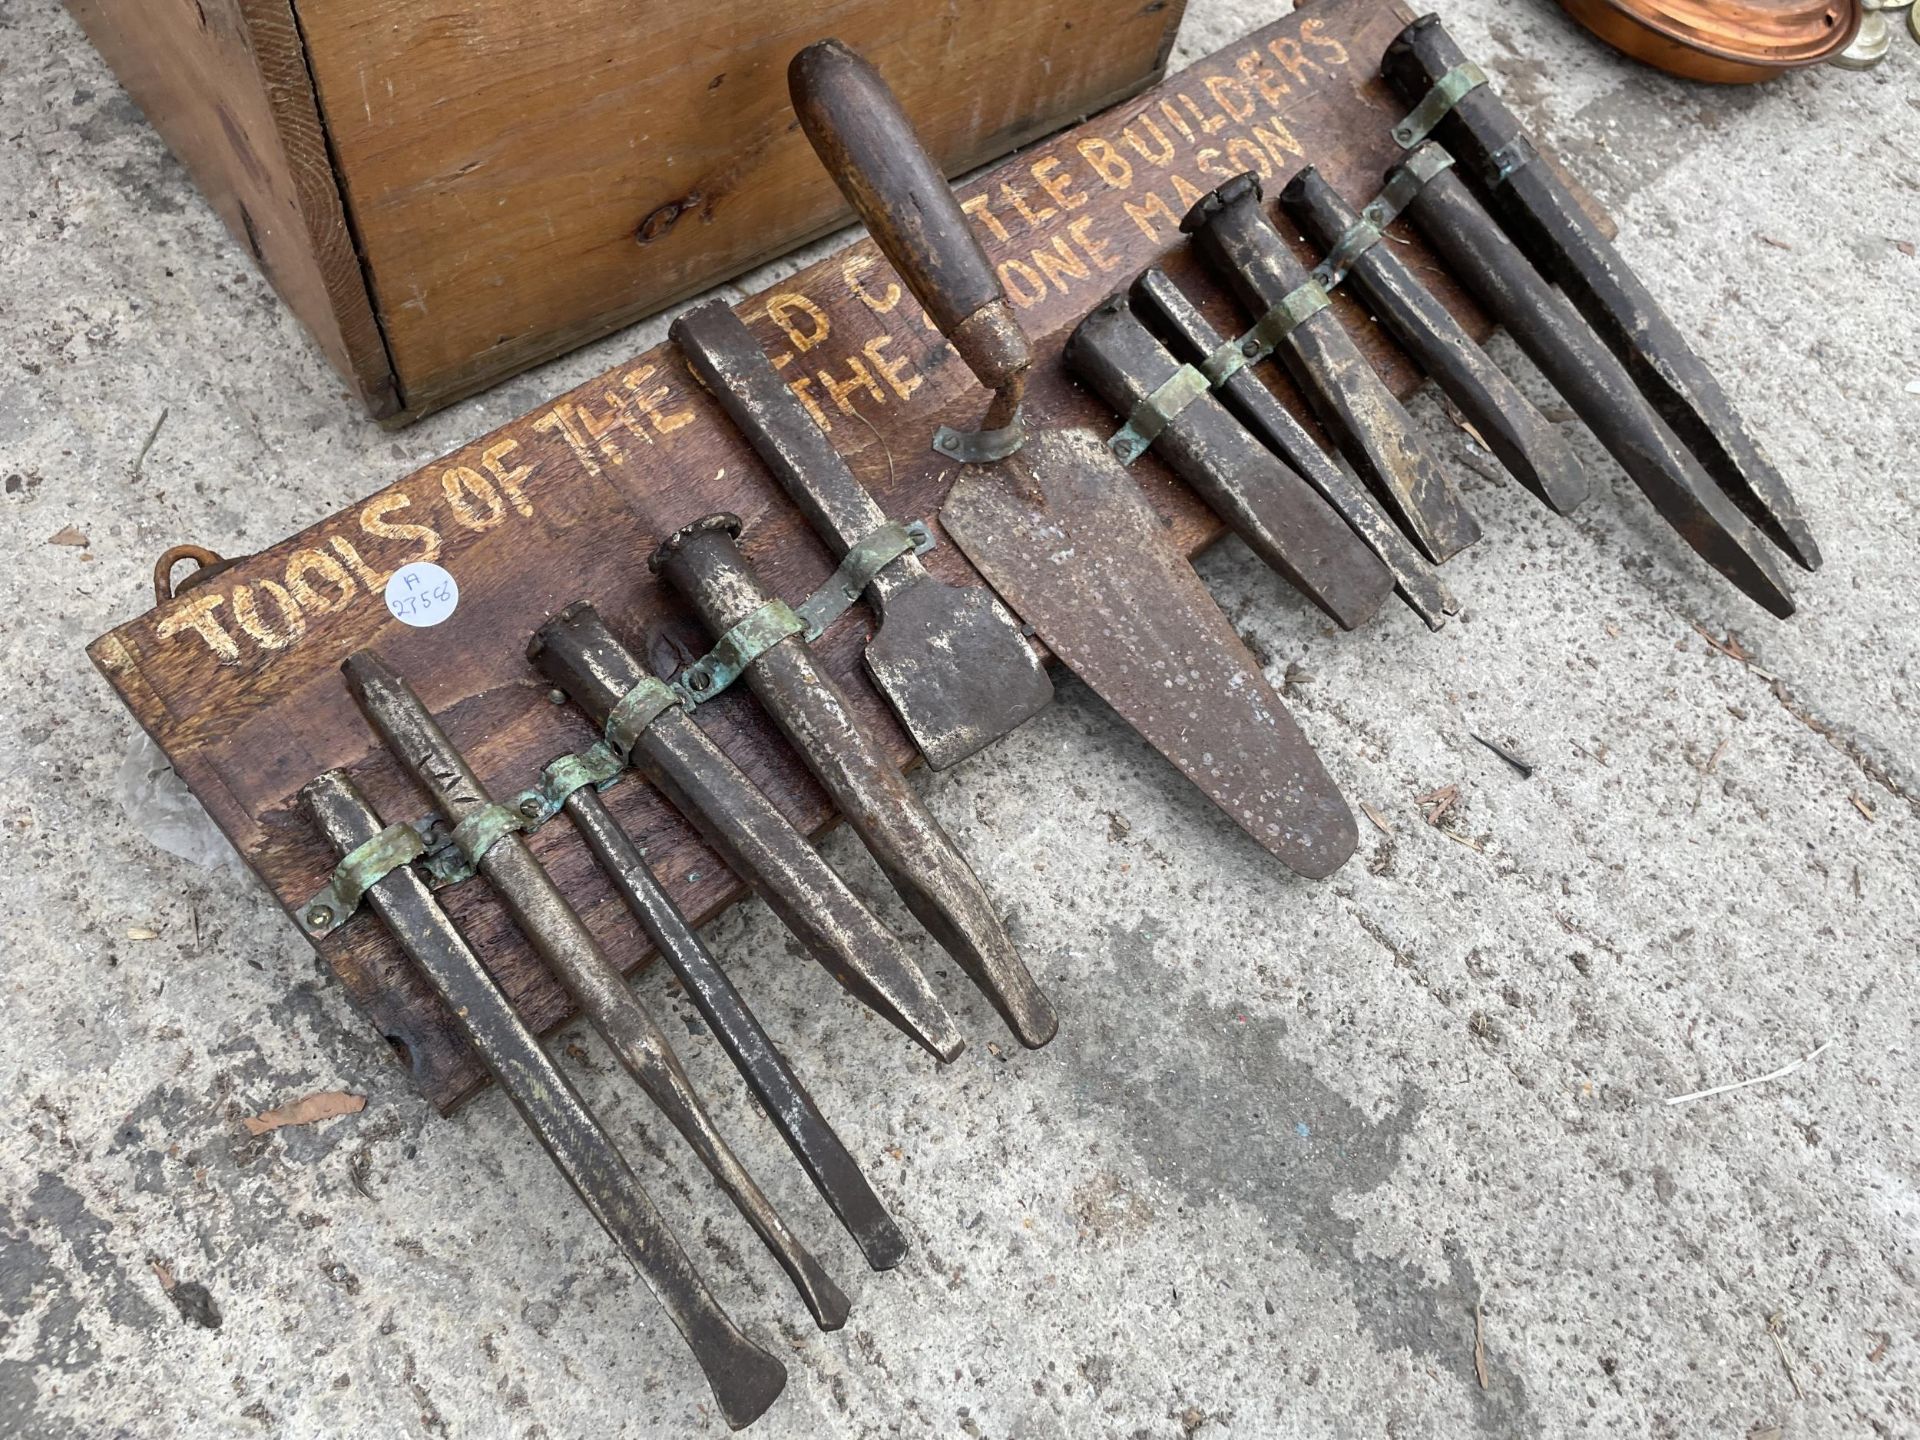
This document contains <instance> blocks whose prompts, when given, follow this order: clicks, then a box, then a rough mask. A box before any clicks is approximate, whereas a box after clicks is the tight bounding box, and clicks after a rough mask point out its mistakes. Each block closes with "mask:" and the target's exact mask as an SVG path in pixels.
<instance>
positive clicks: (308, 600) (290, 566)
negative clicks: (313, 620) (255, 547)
mask: <svg viewBox="0 0 1920 1440" xmlns="http://www.w3.org/2000/svg"><path fill="white" fill-rule="evenodd" d="M316 581H318V582H319V583H318V584H316V583H315V582H316ZM287 589H288V591H289V592H290V593H291V594H292V595H293V601H294V604H296V605H298V606H299V607H300V608H301V609H302V610H305V611H307V612H309V613H311V614H314V615H331V614H332V613H333V612H334V611H335V610H339V609H343V608H344V607H345V606H346V604H347V602H348V601H350V600H352V599H353V597H354V596H355V595H356V594H357V593H358V590H357V589H356V587H355V586H354V583H353V577H352V576H350V575H348V574H347V572H346V570H345V569H343V568H342V567H341V564H340V562H339V561H338V560H336V559H334V558H333V556H331V555H329V554H327V552H326V551H324V550H296V551H294V552H293V557H292V558H291V559H290V560H288V561H287Z"/></svg>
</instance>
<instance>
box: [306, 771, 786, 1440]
mask: <svg viewBox="0 0 1920 1440" xmlns="http://www.w3.org/2000/svg"><path fill="white" fill-rule="evenodd" d="M300 796H301V799H302V800H304V801H305V802H306V806H307V809H308V811H309V812H310V813H311V814H312V815H313V818H314V820H315V822H316V823H318V825H319V826H320V829H321V830H322V831H323V832H324V833H325V834H326V837H327V840H328V841H329V842H330V843H331V844H332V846H333V848H334V850H335V852H336V853H338V854H339V855H341V856H342V857H346V856H349V855H352V854H354V853H356V852H361V853H364V852H362V847H363V846H367V845H370V844H373V843H374V842H375V841H377V840H378V838H379V836H380V835H381V833H382V831H383V827H382V826H381V824H380V817H379V816H378V815H377V814H375V813H374V810H373V807H372V806H371V805H369V804H368V803H367V801H366V799H365V797H363V796H362V795H361V794H360V791H359V790H358V788H357V787H355V785H354V783H353V782H352V781H351V780H349V779H348V778H347V777H346V775H345V774H344V773H342V772H341V771H338V770H329V771H328V772H327V773H326V774H324V775H321V776H320V777H319V778H317V779H315V780H313V781H310V782H309V783H308V784H307V786H306V788H305V789H303V790H302V791H301V792H300ZM366 899H367V903H368V904H369V905H370V906H372V908H373V912H374V913H375V914H376V915H378V916H379V917H380V919H381V920H382V921H383V922H384V923H385V925H386V927H387V931H388V933H389V934H391V935H392V936H393V939H394V943H395V944H397V945H398V946H399V947H400V949H401V950H402V951H403V952H405V954H406V956H407V958H408V959H409V960H410V961H412V962H413V964H414V965H415V966H416V967H417V968H418V969H419V971H420V973H421V974H422V975H424V976H425V977H426V980H427V983H428V984H429V985H431V986H432V987H433V990H434V993H435V994H437V995H438V996H439V997H440V998H441V999H442V1000H443V1001H445V1002H446V1006H447V1009H448V1010H449V1011H451V1012H452V1014H453V1021H454V1024H455V1025H456V1026H457V1027H458V1028H459V1030H460V1033H461V1034H462V1035H464V1036H465V1037H466V1039H467V1043H468V1044H470V1045H472V1046H473V1048H474V1051H475V1053H476V1054H478V1055H479V1057H480V1062H481V1064H483V1065H485V1066H486V1068H487V1073H488V1074H490V1075H492V1076H493V1078H494V1081H495V1083H496V1084H498V1085H499V1086H500V1088H501V1089H502V1090H503V1091H505V1092H506V1096H507V1099H508V1100H509V1101H510V1102H511V1103H512V1105H513V1108H514V1109H516V1110H518V1111H519V1112H520V1118H521V1119H522V1120H524V1121H526V1122H527V1128H528V1129H530V1130H531V1131H533V1133H534V1135H535V1137H536V1138H537V1139H538V1140H539V1141H540V1144H541V1145H542V1146H543V1147H544V1148H545V1150H546V1152H547V1154H548V1155H549V1156H551V1157H552V1159H553V1163H554V1164H555V1166H557V1167H558V1168H559V1170H560V1173H561V1174H562V1175H564V1176H566V1177H567V1181H568V1183H569V1184H571V1185H572V1186H573V1188H574V1192H575V1193H576V1194H578V1195H579V1197H580V1199H581V1200H582V1202H584V1203H585V1205H586V1207H587V1209H588V1210H590V1211H591V1212H592V1213H593V1217H594V1218H595V1219H596V1220H598V1221H599V1222H600V1224H601V1227H602V1228H603V1229H605V1230H606V1232H607V1235H608V1236H609V1237H610V1238H611V1239H612V1240H613V1243H614V1244H615V1245H617V1246H619V1247H620V1253H621V1254H623V1255H625V1256H626V1258H627V1262H628V1263H629V1264H631V1265H632V1266H633V1268H634V1269H636V1270H638V1271H639V1272H640V1276H641V1278H642V1279H643V1280H645V1281H646V1282H647V1286H648V1288H649V1289H651V1290H652V1291H653V1293H654V1295H655V1296H656V1297H657V1298H658V1299H659V1301H660V1304H661V1305H662V1306H663V1307H664V1308H665V1310H666V1312H667V1314H668V1316H669V1317H670V1318H671V1319H672V1320H673V1323H674V1324H675V1325H676V1326H678V1327H679V1330H680V1333H681V1335H682V1336H684V1337H685V1338H686V1342H687V1346H688V1348H689V1349H691V1350H692V1351H693V1358H694V1359H695V1361H697V1362H698V1363H699V1366H700V1368H701V1370H702V1371H704V1372H705V1374H706V1377H707V1384H708V1385H710V1386H711V1387H712V1388H713V1396H714V1399H715V1400H717V1401H719V1402H720V1410H721V1413H722V1414H723V1415H725V1417H726V1421H727V1424H728V1426H730V1427H731V1428H732V1429H735V1430H738V1429H740V1428H741V1427H743V1426H746V1425H750V1424H752V1423H753V1421H754V1420H755V1419H756V1418H758V1417H759V1415H760V1414H761V1413H762V1412H763V1411H764V1410H765V1409H766V1408H767V1407H768V1406H769V1405H771V1404H772V1403H773V1402H774V1399H775V1397H777V1396H778V1395H779V1394H780V1391H781V1388H782V1387H783V1386H784V1385H785V1384H786V1383H787V1372H786V1369H785V1367H783V1366H782V1365H781V1364H780V1362H779V1361H778V1360H776V1359H774V1358H773V1356H771V1355H769V1354H768V1353H767V1352H766V1351H765V1350H763V1349H761V1348H760V1347H759V1346H758V1345H756V1344H754V1342H753V1341H751V1340H749V1339H748V1338H747V1337H746V1336H745V1335H743V1334H741V1333H740V1331H739V1330H738V1329H737V1328H736V1327H735V1326H734V1323H733V1321H732V1320H730V1319H728V1318H727V1314H726V1312H725V1311H724V1310H722V1309H721V1308H720V1305H719V1302H718V1301H716V1300H715V1299H714V1298H713V1296H712V1294H710V1293H709V1292H708V1290H707V1287H706V1285H705V1284H704V1283H702V1281H701V1279H700V1276H699V1275H698V1274H697V1273H696V1272H695V1270H694V1268H693V1266H692V1264H691V1263H690V1262H689V1261H688V1259H687V1256H686V1252H685V1251H683V1250H682V1249H681V1248H680V1244H679V1242H678V1241H677V1240H675V1239H674V1238H673V1232H672V1231H670V1230H669V1229H668V1228H667V1225H666V1222H665V1221H664V1220H662V1219H661V1218H660V1214H659V1212H658V1211H656V1210H655V1209H654V1208H653V1202H652V1200H650V1199H649V1198H648V1197H647V1192H646V1191H645V1190H644V1189H643V1188H641V1185H640V1181H639V1179H638V1177H636V1176H635V1175H634V1173H633V1171H632V1169H631V1168H630V1167H629V1166H628V1165H627V1162H626V1160H625V1159H623V1158H622V1157H621V1154H620V1152H619V1150H618V1149H616V1148H615V1146H614V1143H613V1141H612V1140H610V1139H609V1138H608V1137H607V1133H606V1131H604V1130H602V1129H601V1128H600V1123H599V1122H598V1121H597V1120H595V1119H594V1117H593V1112H592V1111H590V1110H588V1109H587V1106H586V1102H585V1101H583V1100H582V1099H581V1098H580V1094H579V1092H578V1091H577V1090H575V1089H574V1088H573V1083H572V1082H571V1081H569V1080H568V1079H567V1077H566V1076H565V1075H564V1074H563V1073H562V1072H561V1070H560V1067H559V1066H557V1065H555V1064H554V1063H553V1061H552V1059H551V1058H550V1057H549V1056H548V1055H547V1052H546V1051H545V1050H543V1049H542V1048H541V1046H540V1041H539V1040H538V1038H536V1037H535V1035H534V1033H533V1031H531V1030H530V1029H528V1028H527V1024H526V1022H525V1021H524V1020H522V1019H521V1018H520V1016H519V1015H518V1014H517V1013H515V1011H514V1008H513V1006H512V1004H511V1003H510V1002H509V1001H508V1000H507V997H506V996H505V995H503V994H502V993H501V991H500V988H499V986H497V985H496V984H495V983H494V981H493V977H492V976H491V975H489V974H488V973H487V969H486V967H485V966H484V965H482V964H481V963H480V960H479V957H477V956H476V955H475V954H474V953H473V951H472V950H470V949H469V948H468V947H467V942H466V941H465V940H464V939H463V938H462V937H461V935H460V932H459V931H458V930H456V929H455V928H454V925H453V922H452V921H451V920H449V919H448V918H447V914H446V912H445V911H444V910H442V909H441V908H440V902H439V901H437V900H435V899H434V898H433V894H432V892H431V891H430V890H428V888H427V882H426V881H425V880H424V879H422V878H421V877H420V874H419V872H417V871H416V870H414V869H412V868H411V867H410V866H408V865H399V866H397V867H395V868H394V869H391V870H389V871H387V873H386V874H385V875H383V876H381V877H380V878H379V879H377V880H374V881H373V883H372V884H371V885H370V886H369V887H368V888H367V891H366Z"/></svg>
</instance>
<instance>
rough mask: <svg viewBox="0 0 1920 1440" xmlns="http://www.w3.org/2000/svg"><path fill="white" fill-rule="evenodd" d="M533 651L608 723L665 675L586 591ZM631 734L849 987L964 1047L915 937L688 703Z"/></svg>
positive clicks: (938, 1042)
mask: <svg viewBox="0 0 1920 1440" xmlns="http://www.w3.org/2000/svg"><path fill="white" fill-rule="evenodd" d="M527 656H528V658H529V659H531V660H532V661H533V662H534V664H535V665H537V666H538V667H539V668H540V672H541V674H543V675H545V676H546V677H547V679H548V680H549V681H551V682H552V683H553V684H554V685H556V686H558V687H559V688H560V689H561V690H563V691H565V692H566V693H567V695H568V696H569V697H570V698H571V699H572V700H573V702H574V703H575V704H576V705H578V706H580V708H581V709H582V710H583V711H585V712H586V715H587V718H588V719H590V720H592V721H593V723H594V724H595V725H596V726H599V727H603V728H604V727H605V726H606V725H607V722H608V719H609V717H610V716H611V715H612V714H613V712H614V708H615V707H616V706H618V705H620V704H621V703H622V701H623V700H625V699H626V697H627V696H629V695H632V694H634V693H636V692H637V691H639V690H641V689H642V688H643V687H645V686H647V685H648V684H650V683H654V682H653V677H652V676H651V675H650V673H649V672H648V671H647V669H646V668H645V667H644V666H643V665H642V664H641V663H640V659H639V657H638V656H637V655H635V654H634V653H633V651H631V650H629V649H628V648H627V647H626V646H625V645H623V644H622V643H621V642H620V640H619V639H618V638H617V637H616V636H615V635H614V633H613V632H612V631H611V630H609V629H608V628H607V625H606V622H605V621H604V620H602V619H601V618H600V615H599V613H598V612H597V611H596V610H595V609H594V608H593V607H592V606H591V605H589V604H587V603H586V602H585V601H581V602H579V603H577V604H573V605H569V606H568V607H567V608H566V609H565V610H563V611H561V612H560V613H559V614H558V615H556V616H555V617H554V618H553V619H551V620H549V621H548V622H547V623H546V624H545V625H543V626H541V627H540V629H539V630H537V631H536V632H535V633H534V636H533V639H532V640H531V641H530V642H529V644H528V646H527ZM630 743H631V750H630V752H629V754H628V757H627V758H628V760H629V763H631V764H632V765H634V766H635V767H636V768H638V769H639V771H640V772H641V773H642V774H643V775H645V776H646V777H647V778H648V779H649V780H651V781H652V782H653V783H654V784H655V785H656V786H658V787H659V789H660V791H661V793H662V794H664V795H665V796H666V797H667V798H668V799H669V800H671V801H672V802H673V804H674V807H675V808H676V809H678V810H679V811H680V813H681V814H682V815H684V816H686V817H687V819H688V820H689V821H690V822H691V823H692V825H693V827H694V829H696V830H697V831H699V832H700V837H701V838H702V839H703V840H705V841H706V842H707V844H709V845H711V846H712V847H713V848H714V850H716V851H717V852H718V853H719V855H720V857H721V858H722V859H723V860H725V861H726V862H727V865H728V867H729V868H730V869H731V870H732V871H733V872H734V874H736V875H738V876H739V877H740V878H741V879H742V880H744V881H745V882H746V883H747V884H748V885H750V886H752V887H753V890H754V893H755V894H757V895H759V896H760V898H761V899H763V900H765V901H766V902H767V904H768V906H769V907H771V908H772V910H773V912H774V913H775V914H776V915H778V916H779V917H780V919H781V921H782V923H784V924H785V925H786V927H787V928H788V929H789V930H791V931H792V932H793V934H794V936H795V938H797V939H798V940H799V941H800V943H801V944H802V945H803V946H804V947H805V948H806V950H807V953H808V954H810V955H812V956H813V958H814V959H815V960H817V961H819V962H820V964H821V965H822V966H824V967H825V969H826V970H827V972H828V973H829V974H830V975H832V976H833V977H834V979H836V980H838V981H839V982H840V984H841V986H842V987H844V988H845V989H846V991H847V993H848V994H850V995H852V996H853V997H854V998H855V999H857V1000H859V1001H860V1002H861V1003H862V1004H863V1005H865V1006H866V1007H867V1008H868V1009H870V1010H872V1011H873V1012H874V1013H875V1014H876V1015H879V1016H880V1017H881V1018H883V1019H885V1020H886V1021H887V1022H888V1023H890V1024H892V1025H894V1026H895V1027H897V1028H898V1029H899V1030H900V1031H901V1032H902V1033H904V1034H906V1035H908V1036H910V1037H912V1038H913V1039H914V1040H915V1041H917V1042H918V1043H919V1044H921V1045H922V1046H924V1047H925V1048H926V1050H927V1052H928V1053H929V1054H931V1055H932V1056H934V1057H935V1058H936V1059H939V1060H942V1061H950V1060H952V1059H953V1058H954V1057H955V1056H957V1055H958V1054H959V1053H960V1051H961V1050H962V1049H963V1048H964V1047H965V1044H966V1042H965V1041H964V1040H963V1039H962V1038H961V1035H960V1030H959V1027H958V1026H957V1025H956V1024H955V1023H954V1019H953V1016H952V1015H951V1014H949V1013H948V1011H947V1007H946V1006H945V1005H943V1004H942V1003H941V1002H940V997H939V996H938V995H936V994H935V993H934V991H933V987H932V986H931V985H930V984H929V983H928V982H927V977H926V976H925V975H924V974H923V973H921V970H920V967H919V966H918V965H916V964H915V963H914V961H913V957H912V956H911V955H909V954H908V953H907V949H906V947H905V946H904V945H902V944H901V943H900V940H899V939H898V937H896V936H895V935H894V934H893V932H892V931H891V930H889V929H887V927H886V926H885V925H883V924H881V923H880V920H879V919H878V917H876V916H875V915H874V914H873V912H872V911H871V910H869V909H868V908H867V907H866V906H865V905H864V904H862V903H861V901H860V898H859V897H858V896H857V895H855V894H854V893H853V891H851V890H849V889H848V888H847V885H846V882H845V881H843V880H842V879H841V878H840V877H839V876H838V875H836V874H835V873H834V871H833V869H832V867H831V866H829V865H828V864H827V862H826V861H824V860H822V859H821V858H820V856H819V854H818V853H817V852H816V851H815V850H814V848H813V847H812V846H811V845H810V844H808V843H807V839H806V837H805V836H804V835H802V834H800V832H799V831H797V830H795V829H794V828H793V826H792V825H791V824H789V823H788V821H787V819H786V817H785V816H784V815H782V814H781V813H780V811H779V809H778V808H777V807H776V806H775V805H774V803H773V802H772V801H771V800H769V799H768V798H767V797H766V796H765V795H764V794H762V793H761V791H760V789H759V787H757V786H756V785H755V784H754V783H753V782H752V781H751V780H749V779H748V778H747V777H746V776H745V775H743V774H741V773H740V771H739V769H738V768H737V767H736V766H735V765H734V763H733V762H732V761H731V760H729V759H728V758H727V757H726V755H725V754H723V753H722V752H721V750H720V747H719V746H718V745H715V744H714V743H713V741H711V740H710V739H708V738H707V734H706V732H705V731H704V730H702V729H701V728H700V726H699V725H698V724H697V723H695V721H694V720H693V718H692V717H691V716H690V715H688V714H687V713H686V712H685V711H684V710H681V709H679V708H678V707H675V708H673V709H670V710H667V711H664V712H662V713H661V714H660V715H659V716H658V717H657V718H655V719H654V721H653V722H652V723H651V724H649V725H647V726H645V727H644V728H643V729H641V730H640V732H639V733H638V734H637V735H635V736H633V737H632V739H631V742H630Z"/></svg>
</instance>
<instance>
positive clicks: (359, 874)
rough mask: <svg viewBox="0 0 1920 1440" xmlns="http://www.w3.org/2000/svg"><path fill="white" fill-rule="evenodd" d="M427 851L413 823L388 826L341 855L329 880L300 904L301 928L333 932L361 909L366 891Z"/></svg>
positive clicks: (310, 930)
mask: <svg viewBox="0 0 1920 1440" xmlns="http://www.w3.org/2000/svg"><path fill="white" fill-rule="evenodd" d="M426 853H427V845H426V841H424V840H423V839H421V837H420V832H419V831H418V830H416V829H415V828H414V827H413V826H411V825H405V824H401V825H389V826H387V828H386V829H384V830H382V831H381V832H380V833H379V834H378V835H376V836H374V837H373V838H372V839H371V840H368V841H365V842H364V843H362V844H359V845H356V846H354V847H353V849H351V850H349V851H348V852H347V853H346V854H345V855H344V856H342V857H341V860H340V863H339V864H338V865H336V866H334V867H333V873H332V874H331V875H329V876H328V877H327V883H326V884H325V885H323V886H321V887H320V888H319V889H318V890H316V891H315V892H314V893H313V896H312V898H310V899H309V900H308V901H307V903H306V904H304V905H302V906H301V907H300V914H299V920H300V928H301V929H303V930H305V931H306V932H307V934H309V935H330V934H332V933H333V932H334V931H335V930H338V929H339V928H340V927H341V926H342V925H344V924H346V923H347V921H348V920H349V919H350V918H351V917H352V915H353V912H354V911H356V910H358V909H359V908H360V901H361V900H362V899H363V898H364V897H365V895H366V893H367V891H369V890H371V889H372V888H373V887H374V886H375V885H378V884H379V883H380V882H381V881H382V880H384V879H386V878H387V876H389V875H391V874H392V873H393V872H394V871H395V870H398V869H399V868H400V867H401V866H402V865H410V864H412V863H413V862H414V861H415V860H418V859H419V858H420V857H421V856H422V855H424V854H426Z"/></svg>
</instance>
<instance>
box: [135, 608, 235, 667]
mask: <svg viewBox="0 0 1920 1440" xmlns="http://www.w3.org/2000/svg"><path fill="white" fill-rule="evenodd" d="M226 603H227V597H226V596H224V595H207V594H200V595H192V596H190V597H189V598H188V599H185V600H180V601H176V602H175V604H174V606H173V608H172V609H171V610H169V611H167V613H166V614H164V615H162V616H161V617H160V618H159V619H158V620H157V621H155V622H154V626H153V633H154V635H155V636H156V637H157V638H159V639H161V640H171V639H172V638H173V637H174V636H176V635H178V634H179V633H180V632H181V631H182V630H191V631H192V632H193V633H194V634H196V635H198V636H199V637H200V638H201V639H202V640H203V641H205V642H206V646H207V649H209V650H211V651H212V652H213V658H214V659H216V660H218V661H219V662H220V663H221V664H222V665H234V664H237V663H238V662H239V660H240V647H239V646H238V645H236V644H235V643H234V640H233V636H231V635H229V634H228V633H227V628H226V626H224V625H222V624H221V623H220V622H219V621H218V620H216V619H214V618H213V612H214V611H216V610H218V609H219V608H220V607H221V606H222V605H224V604H226Z"/></svg>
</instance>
